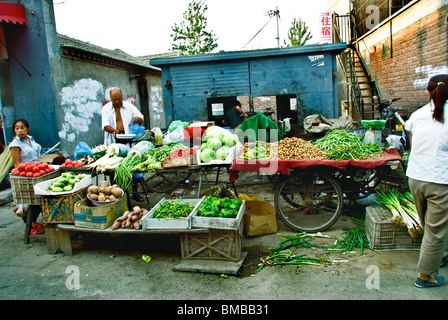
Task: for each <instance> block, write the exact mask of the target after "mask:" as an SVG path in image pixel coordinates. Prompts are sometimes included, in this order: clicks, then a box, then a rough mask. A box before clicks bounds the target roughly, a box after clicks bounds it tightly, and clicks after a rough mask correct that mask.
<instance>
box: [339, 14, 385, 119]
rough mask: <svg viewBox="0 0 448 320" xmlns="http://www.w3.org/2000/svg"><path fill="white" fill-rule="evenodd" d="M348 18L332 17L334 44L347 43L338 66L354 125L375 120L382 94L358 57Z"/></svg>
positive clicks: (359, 56) (366, 67) (347, 16)
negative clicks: (344, 81) (362, 121)
mask: <svg viewBox="0 0 448 320" xmlns="http://www.w3.org/2000/svg"><path fill="white" fill-rule="evenodd" d="M349 19H350V16H349V15H343V16H340V15H337V14H333V30H334V37H333V39H334V40H333V41H334V42H346V43H347V49H346V50H345V51H344V52H343V53H342V54H340V55H339V56H338V61H339V65H340V67H341V70H342V72H343V74H344V77H345V80H346V88H347V96H348V101H347V102H348V108H349V110H350V111H351V112H349V114H351V115H352V118H353V119H354V120H355V121H360V120H361V119H363V120H371V119H374V118H375V117H376V116H377V115H378V112H377V111H376V107H377V105H378V102H379V101H381V93H380V91H379V89H378V87H377V84H376V82H375V81H374V80H373V77H372V75H371V73H370V71H369V69H368V66H367V65H366V63H365V62H364V60H363V59H362V56H361V55H360V54H359V50H358V47H357V41H356V35H355V37H351V34H352V31H351V30H350V23H349Z"/></svg>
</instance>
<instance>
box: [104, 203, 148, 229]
mask: <svg viewBox="0 0 448 320" xmlns="http://www.w3.org/2000/svg"><path fill="white" fill-rule="evenodd" d="M147 213H148V210H146V209H143V208H140V207H139V206H135V207H134V208H132V211H129V210H127V211H125V212H124V213H123V215H122V216H121V217H119V218H117V219H116V220H115V221H114V223H113V224H112V230H117V229H119V228H121V229H141V227H142V218H143V217H144V216H145V215H146V214H147Z"/></svg>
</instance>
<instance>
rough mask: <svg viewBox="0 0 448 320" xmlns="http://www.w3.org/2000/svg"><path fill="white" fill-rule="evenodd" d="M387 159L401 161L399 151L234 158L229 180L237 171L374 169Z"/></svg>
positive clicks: (231, 180) (283, 171) (280, 171)
mask: <svg viewBox="0 0 448 320" xmlns="http://www.w3.org/2000/svg"><path fill="white" fill-rule="evenodd" d="M389 161H400V162H403V158H402V157H401V155H400V153H399V152H398V151H397V150H396V149H393V148H389V149H387V150H385V151H383V152H382V153H381V154H380V155H379V156H378V157H376V158H372V159H366V160H316V159H310V160H243V159H235V160H233V163H232V165H231V166H230V170H229V171H230V172H229V173H230V175H229V182H231V183H232V182H234V181H235V180H237V179H238V171H251V172H263V173H265V174H276V173H279V174H282V175H290V173H291V172H290V169H306V168H310V167H317V166H324V167H331V168H335V169H339V170H344V169H345V168H346V167H348V166H353V167H358V168H363V169H374V168H376V167H379V166H381V165H383V164H385V163H386V162H389Z"/></svg>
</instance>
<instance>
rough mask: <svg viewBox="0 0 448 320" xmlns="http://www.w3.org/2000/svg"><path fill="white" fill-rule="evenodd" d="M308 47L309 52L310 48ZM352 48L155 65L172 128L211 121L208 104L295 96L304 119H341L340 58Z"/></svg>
mask: <svg viewBox="0 0 448 320" xmlns="http://www.w3.org/2000/svg"><path fill="white" fill-rule="evenodd" d="M305 47H306V48H305ZM345 48H346V44H345V43H342V44H337V45H336V46H335V44H328V45H318V46H308V47H307V46H304V47H301V48H297V47H296V48H282V49H275V50H272V49H270V50H266V51H264V50H254V51H242V52H232V53H219V54H206V55H198V56H181V57H175V58H165V59H155V60H151V61H150V64H152V65H156V66H160V67H161V69H162V83H163V84H166V83H167V82H170V83H171V85H172V87H170V86H165V88H164V89H163V95H164V96H163V99H164V105H165V111H166V115H167V125H168V124H169V123H170V122H171V121H173V120H182V121H191V120H202V121H207V120H209V119H208V113H207V99H208V98H216V97H232V96H234V97H237V96H245V95H247V96H252V97H256V96H278V95H295V96H296V97H297V103H298V107H299V109H300V110H298V112H300V113H301V114H302V115H303V114H304V113H306V114H321V115H323V116H325V117H328V118H337V117H338V116H339V111H338V109H339V108H338V105H339V104H338V101H337V90H336V72H337V71H336V69H337V68H336V54H338V53H340V52H341V51H342V50H344V49H345Z"/></svg>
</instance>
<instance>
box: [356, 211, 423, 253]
mask: <svg viewBox="0 0 448 320" xmlns="http://www.w3.org/2000/svg"><path fill="white" fill-rule="evenodd" d="M391 218H392V212H390V211H389V210H386V209H385V208H383V207H379V206H368V207H367V208H366V220H365V230H366V236H367V238H368V239H369V243H370V248H371V249H374V250H392V249H419V248H420V244H421V241H422V237H418V238H412V237H411V236H410V234H409V232H408V228H407V227H404V226H399V225H397V224H395V223H393V222H391Z"/></svg>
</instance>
